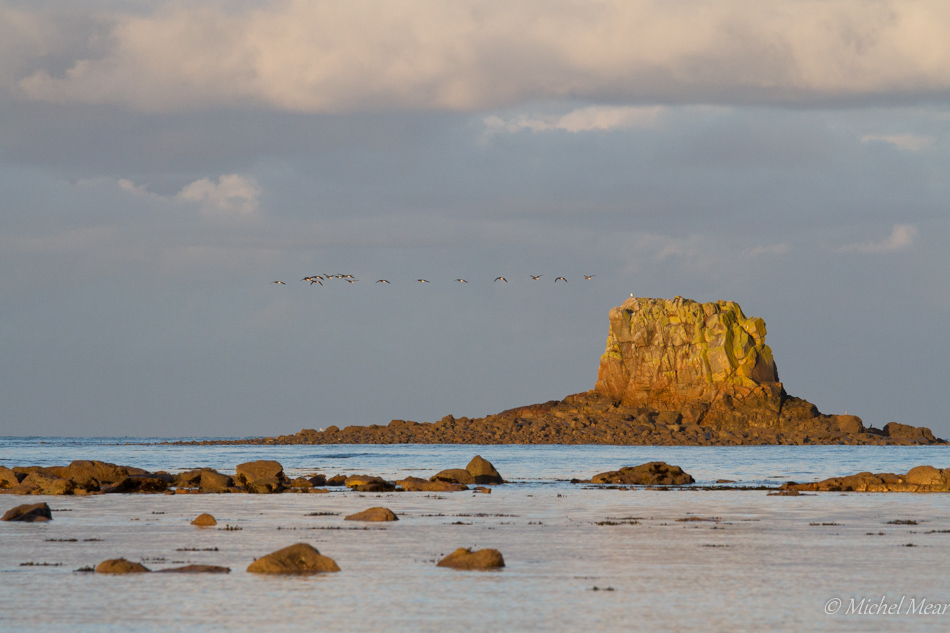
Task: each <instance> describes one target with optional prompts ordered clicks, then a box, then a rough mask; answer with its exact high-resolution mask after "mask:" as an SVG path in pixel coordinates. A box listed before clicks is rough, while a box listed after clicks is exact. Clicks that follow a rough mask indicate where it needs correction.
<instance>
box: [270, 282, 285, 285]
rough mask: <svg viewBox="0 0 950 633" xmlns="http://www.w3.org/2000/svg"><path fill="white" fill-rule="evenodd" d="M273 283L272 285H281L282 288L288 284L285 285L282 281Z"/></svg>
mask: <svg viewBox="0 0 950 633" xmlns="http://www.w3.org/2000/svg"><path fill="white" fill-rule="evenodd" d="M271 283H272V284H280V285H281V286H286V285H287V284H285V283H284V282H282V281H272V282H271Z"/></svg>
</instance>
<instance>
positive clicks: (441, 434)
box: [199, 297, 945, 483]
mask: <svg viewBox="0 0 950 633" xmlns="http://www.w3.org/2000/svg"><path fill="white" fill-rule="evenodd" d="M609 321H610V329H609V333H608V336H607V348H606V350H605V351H604V354H603V356H602V357H601V360H600V367H599V370H598V375H597V382H596V385H595V388H594V389H593V390H592V391H589V392H586V393H579V394H575V395H572V396H568V397H566V398H564V400H552V401H550V402H546V403H544V404H536V405H530V406H526V407H519V408H516V409H510V410H508V411H503V412H502V413H499V414H497V415H489V416H487V417H484V418H476V419H469V418H455V417H453V416H451V415H448V416H446V417H444V418H442V419H441V420H439V421H438V422H435V423H418V422H407V421H405V420H393V421H392V422H390V423H389V425H388V426H378V425H375V424H373V425H370V426H349V427H346V428H344V429H342V430H341V429H339V428H337V427H335V426H331V427H329V428H328V429H327V430H326V431H323V432H318V431H315V430H312V429H305V430H303V431H301V432H299V433H297V434H295V435H282V436H279V437H273V438H260V439H243V440H223V441H209V442H199V443H200V444H395V443H420V444H631V445H707V446H708V445H717V446H719V445H739V444H933V443H945V442H944V441H943V440H938V439H937V438H935V437H934V436H933V433H931V432H930V430H929V429H927V428H924V427H913V426H908V425H904V424H898V423H896V422H891V423H890V424H888V425H887V426H886V427H885V428H884V429H873V428H865V426H864V424H863V423H862V421H861V418H859V417H857V416H853V415H823V414H821V413H820V412H819V411H818V409H817V408H816V407H815V405H813V404H811V403H810V402H807V401H805V400H802V399H800V398H795V397H792V396H789V395H788V394H787V393H786V392H785V389H784V387H783V386H782V383H781V382H780V381H779V377H778V370H777V368H776V365H775V360H774V359H773V357H772V350H771V349H770V348H769V346H768V345H766V344H765V334H766V328H765V321H763V320H762V319H761V318H756V317H746V316H745V314H743V312H742V309H741V308H740V307H739V306H738V305H737V304H736V303H734V302H732V301H717V302H714V303H698V302H696V301H691V300H689V299H683V298H682V297H676V298H675V299H647V298H634V297H631V298H629V299H627V300H626V301H625V302H624V303H623V304H622V305H620V306H618V307H616V308H613V309H612V310H611V311H610V317H609ZM459 483H467V482H462V481H460V482H459Z"/></svg>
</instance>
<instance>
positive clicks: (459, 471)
mask: <svg viewBox="0 0 950 633" xmlns="http://www.w3.org/2000/svg"><path fill="white" fill-rule="evenodd" d="M429 481H444V482H446V483H450V484H474V483H475V477H473V476H472V473H470V472H468V471H467V470H465V469H463V468H449V469H448V470H443V471H441V472H438V473H436V474H434V475H432V476H431V477H429Z"/></svg>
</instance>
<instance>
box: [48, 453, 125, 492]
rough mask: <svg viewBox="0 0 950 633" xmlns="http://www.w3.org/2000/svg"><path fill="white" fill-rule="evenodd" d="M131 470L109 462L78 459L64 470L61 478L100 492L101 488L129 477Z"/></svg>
mask: <svg viewBox="0 0 950 633" xmlns="http://www.w3.org/2000/svg"><path fill="white" fill-rule="evenodd" d="M129 474H130V473H129V469H128V468H126V467H125V466H117V465H116V464H110V463H108V462H100V461H96V460H86V459H77V460H75V461H73V462H70V464H69V466H66V467H65V468H64V469H62V471H61V473H60V476H61V477H64V478H66V479H72V480H73V483H74V484H76V485H77V486H80V487H82V488H92V489H95V490H98V489H99V488H100V487H102V486H104V485H106V484H111V483H115V482H117V481H119V480H121V479H123V478H125V477H128V476H129Z"/></svg>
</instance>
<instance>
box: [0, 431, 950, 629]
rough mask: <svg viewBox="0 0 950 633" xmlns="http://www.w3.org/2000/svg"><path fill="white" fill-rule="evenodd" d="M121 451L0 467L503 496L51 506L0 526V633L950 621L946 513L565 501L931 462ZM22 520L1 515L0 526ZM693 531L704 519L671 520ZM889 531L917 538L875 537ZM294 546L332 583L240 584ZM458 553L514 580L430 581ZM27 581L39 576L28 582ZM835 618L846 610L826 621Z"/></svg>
mask: <svg viewBox="0 0 950 633" xmlns="http://www.w3.org/2000/svg"><path fill="white" fill-rule="evenodd" d="M41 441H44V442H46V443H44V444H40V442H41ZM125 441H126V440H115V439H112V438H110V439H53V440H51V439H48V438H3V439H0V464H4V465H25V464H40V465H51V464H64V463H68V462H69V461H71V460H72V459H91V458H95V459H102V460H105V461H112V462H116V463H121V464H128V465H133V466H139V467H142V468H147V469H165V470H179V469H186V468H191V467H194V466H204V465H208V466H212V467H214V468H218V469H219V470H222V471H226V472H227V471H230V472H233V469H234V466H235V465H236V464H238V463H240V462H244V461H249V460H252V459H259V458H268V459H277V460H278V461H280V462H281V463H282V464H283V465H284V466H285V469H286V470H287V471H288V472H290V473H296V472H325V473H328V474H335V473H338V472H344V473H357V472H359V473H369V474H379V475H383V476H386V477H397V476H400V477H401V476H405V475H410V474H416V475H420V476H426V475H430V474H431V473H432V472H434V471H436V470H441V469H443V468H450V467H464V465H465V464H466V463H467V462H468V460H469V459H470V458H471V457H472V456H473V455H475V454H476V453H478V454H481V455H482V456H484V457H486V458H487V459H489V460H491V461H492V463H494V464H495V466H496V467H497V468H498V470H499V471H500V472H501V473H502V474H503V475H504V476H505V477H506V478H507V479H509V480H512V481H515V482H518V483H515V484H513V485H505V486H499V487H495V488H494V489H493V492H492V494H491V495H474V494H471V493H455V494H441V495H431V494H426V493H395V494H386V495H375V494H369V495H364V494H359V493H353V492H349V491H334V492H332V493H330V494H323V495H274V496H251V495H200V496H199V495H177V496H165V495H149V496H137V495H129V496H123V495H105V496H96V497H88V498H82V497H52V498H45V499H44V500H46V501H48V502H49V503H50V505H51V507H52V508H53V509H54V510H56V512H54V521H52V522H51V523H48V524H32V525H31V524H25V525H24V524H15V523H13V524H11V523H3V524H0V596H2V601H0V630H2V631H6V630H17V631H67V630H68V631H77V630H79V631H152V630H154V631H169V630H187V631H250V630H267V631H313V630H321V631H380V630H391V631H450V630H461V629H468V630H476V631H480V630H498V631H552V630H554V631H577V630H587V631H614V630H618V629H621V628H635V629H641V630H656V631H666V630H695V631H700V630H702V631H868V630H875V631H877V630H882V631H945V630H947V627H948V625H950V609H948V612H947V614H945V615H942V616H941V615H915V614H907V613H902V614H900V615H877V616H874V615H857V614H850V615H849V614H846V613H845V611H846V610H847V608H848V606H849V600H850V599H852V598H854V599H856V604H857V603H859V602H860V600H861V599H862V598H864V599H867V600H868V601H869V602H870V601H872V600H873V601H874V602H878V601H880V599H881V597H882V596H884V597H885V602H886V603H887V604H891V603H892V602H893V603H897V602H899V601H900V599H901V597H905V604H904V607H903V608H904V611H905V612H906V610H907V607H908V606H909V600H911V599H914V600H916V601H917V602H918V603H919V601H920V600H921V599H927V600H929V601H932V602H942V603H950V589H948V588H947V587H946V584H945V575H946V574H945V570H946V569H947V568H948V564H950V497H948V496H947V495H942V494H932V495H912V494H906V495H897V494H891V495H862V494H836V493H829V494H822V495H818V496H803V497H768V496H766V493H765V492H761V491H688V490H687V491H668V492H658V491H648V490H635V491H627V492H623V491H616V490H590V489H585V488H584V487H583V486H579V485H571V484H569V483H567V481H565V480H567V479H570V478H571V477H580V478H585V477H589V476H590V475H592V474H594V473H597V472H602V471H604V470H610V469H615V468H618V467H620V466H625V465H633V464H638V463H642V462H645V461H652V460H664V461H667V462H669V463H673V464H677V465H680V466H682V467H683V468H684V469H685V470H686V471H687V472H689V473H691V474H692V475H693V476H694V477H695V478H696V479H697V480H698V481H699V482H700V483H708V482H712V481H715V480H716V479H720V478H722V479H734V480H738V481H740V482H742V483H748V484H759V483H770V484H775V483H778V482H780V481H785V480H788V479H793V480H796V481H809V480H814V479H821V478H825V477H830V476H834V475H841V474H850V473H854V472H858V471H861V470H872V471H891V472H905V471H906V470H907V469H908V468H910V467H912V466H915V465H919V464H933V465H936V466H941V467H946V466H950V450H948V448H946V447H730V448H706V447H674V448H669V447H649V448H648V447H601V446H584V447H575V446H571V447H557V446H456V445H452V446H431V445H397V446H365V445H356V446H350V445H340V446H287V447H260V446H247V447H244V446H237V447H231V446H216V447H180V446H131V445H130V446H127V445H125ZM131 441H136V442H140V441H142V440H139V439H136V440H131ZM38 500H39V499H37V498H23V497H12V496H9V495H2V496H0V511H5V510H6V509H8V508H10V507H12V506H14V505H18V504H19V503H22V502H24V501H38ZM377 505H384V506H386V507H389V508H391V509H392V510H393V511H395V512H396V513H397V514H398V515H399V516H400V521H398V522H396V523H390V524H371V525H370V526H369V529H367V530H363V529H349V528H352V527H354V525H353V524H352V523H350V522H346V523H344V522H343V521H342V518H343V516H344V515H346V514H350V513H353V512H357V511H359V510H363V509H365V508H367V507H372V506H377ZM201 512H211V513H212V514H214V515H215V516H216V517H217V518H218V521H219V527H221V526H223V525H224V524H226V523H227V524H230V525H238V526H240V527H241V528H242V529H241V530H239V531H224V530H218V529H204V530H202V529H198V528H194V527H192V526H190V525H189V524H188V522H189V521H190V520H191V519H192V518H194V517H195V516H196V515H197V514H199V513H201ZM313 513H324V514H320V515H314V514H313ZM688 518H694V519H695V518H701V519H714V520H705V521H695V520H694V521H681V520H678V519H688ZM895 520H912V521H916V522H917V524H916V525H908V524H894V523H889V522H890V521H895ZM605 522H606V523H608V524H605V525H598V523H605ZM609 523H614V524H615V525H610V524H609ZM812 524H818V525H812ZM822 524H824V525H822ZM358 527H361V526H358ZM339 528H344V529H339ZM55 539H77V540H76V541H75V542H72V541H62V540H55ZM85 539H98V540H85ZM299 541H305V542H309V543H312V544H313V545H314V546H316V547H317V548H318V549H319V550H320V551H321V552H322V553H324V554H326V555H328V556H331V557H332V558H334V559H335V560H336V561H337V563H338V564H339V565H340V567H341V568H342V570H343V571H342V572H341V573H338V574H331V575H325V576H319V577H307V578H261V577H259V576H256V575H253V574H247V573H245V572H244V569H245V568H246V567H247V565H248V564H250V563H251V561H253V559H254V558H255V557H258V556H261V555H263V554H266V553H269V552H271V551H274V550H276V549H279V548H280V547H284V546H286V545H289V544H292V543H295V542H299ZM907 544H913V545H914V546H913V547H907ZM462 546H465V547H496V548H498V549H499V550H501V551H502V553H503V554H504V556H505V560H506V562H507V564H508V566H507V567H506V568H505V569H504V570H503V571H500V572H487V573H478V572H469V573H465V572H453V571H450V570H444V569H439V568H436V567H435V566H434V563H435V561H436V560H437V559H438V558H439V557H441V556H442V555H444V554H447V553H449V552H451V551H452V550H454V549H455V548H456V547H462ZM213 548H217V551H213ZM193 550H198V551H193ZM206 550H212V551H206ZM118 556H124V557H126V558H129V559H131V560H140V561H143V562H144V563H145V564H146V565H147V566H148V567H150V568H152V569H154V570H157V569H162V568H165V567H170V566H175V565H179V564H187V563H208V564H217V565H225V566H229V567H231V568H232V570H233V571H232V573H231V574H229V575H227V576H176V575H171V574H158V575H144V576H137V577H132V578H130V577H113V578H110V577H104V576H96V575H95V574H83V573H74V572H73V570H74V569H77V568H79V567H82V566H84V565H93V566H94V565H96V564H97V563H99V562H101V561H102V560H105V559H107V558H114V557H118ZM29 562H32V563H49V564H50V566H37V565H34V566H24V565H23V563H29ZM53 565H55V566H53ZM594 587H598V589H599V590H598V591H594V590H593V588H594ZM604 588H612V589H613V591H603V590H602V589H604ZM833 598H840V599H842V600H843V601H844V605H843V606H842V607H841V610H840V611H839V612H838V613H837V614H835V615H826V614H825V612H824V608H825V604H826V603H827V602H828V601H829V600H831V599H833Z"/></svg>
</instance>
